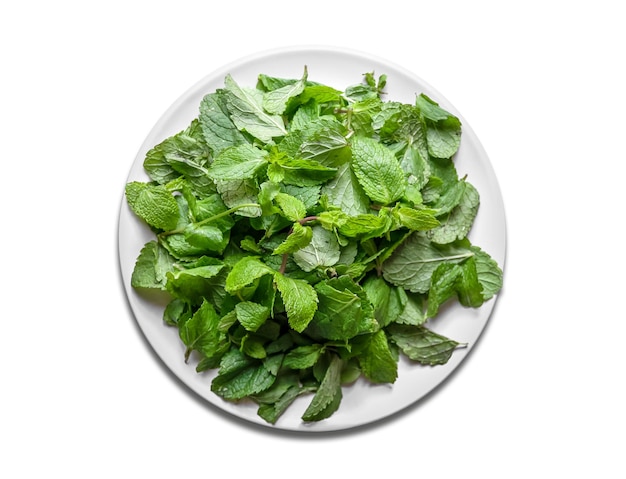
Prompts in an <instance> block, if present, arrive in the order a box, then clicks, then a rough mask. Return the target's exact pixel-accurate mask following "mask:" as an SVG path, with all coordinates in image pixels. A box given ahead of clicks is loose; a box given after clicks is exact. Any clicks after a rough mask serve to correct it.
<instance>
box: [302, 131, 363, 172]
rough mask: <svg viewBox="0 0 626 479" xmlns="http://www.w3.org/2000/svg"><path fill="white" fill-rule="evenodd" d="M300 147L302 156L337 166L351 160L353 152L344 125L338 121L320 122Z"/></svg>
mask: <svg viewBox="0 0 626 479" xmlns="http://www.w3.org/2000/svg"><path fill="white" fill-rule="evenodd" d="M318 124H319V126H318V127H317V129H314V130H313V131H312V132H311V133H310V134H308V135H307V138H306V140H305V141H303V142H302V144H301V145H300V148H299V153H300V155H301V156H302V158H306V159H309V160H315V161H318V162H320V163H321V164H323V165H327V166H333V167H337V166H339V165H341V164H344V163H346V162H348V161H349V160H350V156H351V152H350V147H349V146H348V140H346V137H345V134H346V132H345V128H344V126H343V125H342V124H341V123H339V122H338V121H337V122H327V123H321V122H320V123H318Z"/></svg>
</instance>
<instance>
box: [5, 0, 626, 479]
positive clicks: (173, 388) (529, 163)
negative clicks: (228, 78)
mask: <svg viewBox="0 0 626 479" xmlns="http://www.w3.org/2000/svg"><path fill="white" fill-rule="evenodd" d="M618 6H619V3H618V2H609V1H602V0H597V1H594V2H556V1H549V0H543V1H540V2H538V1H531V0H527V1H525V2H485V1H473V2H459V1H446V2H435V1H430V2H393V1H387V2H366V1H361V2H338V1H332V2H330V1H326V0H317V1H315V2H308V3H304V2H293V1H290V2H287V1H266V2H256V3H254V4H253V5H249V6H248V5H246V4H245V2H244V3H242V2H219V3H218V2H208V1H204V2H190V1H182V0H181V1H176V2H173V1H172V2H159V1H153V2H145V3H143V2H130V1H126V2H120V1H108V2H70V1H62V0H61V1H57V2H36V1H35V2H20V3H19V6H18V3H17V2H14V5H12V6H8V2H5V3H3V5H2V7H0V52H1V53H2V54H1V56H0V65H1V67H0V69H1V71H2V73H0V138H1V139H2V146H1V147H0V155H1V159H0V161H1V164H2V169H1V170H0V171H1V172H2V186H1V187H0V195H1V196H0V198H1V200H2V215H1V218H2V221H1V224H2V234H1V235H0V246H1V251H2V263H1V274H2V277H3V279H4V281H3V286H2V296H1V297H2V306H1V308H2V309H1V313H0V314H1V317H2V331H1V333H0V384H1V385H0V476H1V477H7V478H22V477H24V478H31V477H65V478H78V477H80V478H84V477H89V478H97V477H107V478H108V477H159V478H160V477H187V478H189V477H194V476H198V477H206V476H210V475H215V474H217V473H218V472H217V471H220V474H228V475H232V476H234V477H246V476H248V477H257V478H260V477H276V476H279V475H280V476H286V475H293V476H299V477H319V476H320V475H332V476H333V477H341V476H342V475H343V476H345V475H347V474H363V473H364V472H366V473H368V477H370V476H371V477H374V476H380V475H382V474H385V477H393V476H392V475H402V476H405V477H406V476H409V477H445V478H447V477H475V476H476V477H477V476H480V477H484V478H501V477H506V478H512V477H513V478H516V477H524V478H526V477H573V476H577V477H602V478H611V477H624V474H625V472H626V466H625V465H624V461H623V459H621V458H620V455H621V454H622V453H623V450H624V445H625V441H624V430H625V428H626V414H625V413H624V404H626V395H625V393H624V392H623V389H622V386H623V383H624V366H625V365H626V361H625V359H624V358H625V355H624V343H625V336H626V326H625V322H626V314H625V313H624V307H623V305H624V303H623V301H624V285H625V281H624V269H625V266H626V264H625V261H624V256H625V253H624V248H623V241H624V236H623V233H622V232H623V228H622V222H623V217H624V214H623V212H622V208H623V206H624V204H625V202H624V196H623V191H624V186H623V184H624V173H625V168H624V162H625V161H626V158H625V156H626V155H625V152H624V127H625V126H626V123H625V121H624V113H625V112H626V94H625V93H624V88H626V75H625V73H624V68H623V67H624V46H625V45H626V34H625V33H624V30H623V18H624V17H623V14H622V13H621V9H620V8H618ZM311 44H313V45H327V46H337V47H347V48H352V49H357V50H359V51H362V52H368V53H371V54H373V55H376V56H379V57H383V58H386V59H388V60H390V61H392V62H395V63H397V64H399V65H401V66H403V67H405V68H407V69H409V70H411V71H413V72H414V73H415V74H416V75H418V76H420V77H421V78H423V79H424V80H426V81H427V82H428V83H430V84H431V85H433V86H434V87H435V88H436V89H438V90H439V91H440V92H442V93H443V95H445V97H446V98H447V99H448V100H449V101H450V102H451V103H452V104H453V105H454V106H455V107H456V108H457V109H458V110H459V111H460V112H461V113H462V114H463V116H464V118H465V119H466V121H468V122H469V124H470V125H471V126H472V128H473V129H474V131H475V133H476V134H477V135H478V137H479V138H480V140H481V142H482V144H483V146H484V147H485V149H486V150H487V153H488V154H489V157H490V159H491V162H492V164H493V167H494V169H495V172H496V174H497V176H498V179H499V182H500V187H501V189H502V192H503V196H504V202H505V208H506V215H507V234H508V244H507V248H508V249H507V262H506V268H505V286H504V289H503V292H502V294H501V295H500V298H499V299H498V303H497V305H496V308H495V310H494V313H493V315H492V318H491V321H490V323H489V325H488V327H487V329H486V331H485V334H484V335H483V336H482V338H481V340H480V342H479V344H478V345H477V347H476V348H475V349H474V350H473V352H472V354H471V355H470V357H469V358H468V359H467V360H466V361H465V362H464V364H463V365H462V367H460V368H459V370H457V373H455V374H454V375H453V376H452V378H451V379H450V380H449V381H447V382H446V383H444V385H443V386H442V387H440V388H438V389H437V390H436V392H435V393H433V394H431V395H430V396H428V397H427V398H426V399H425V400H423V401H421V402H419V403H418V404H417V405H416V406H414V407H412V408H410V409H409V410H407V411H405V412H403V413H401V414H399V415H396V416H394V417H393V418H392V419H390V420H386V421H384V422H380V423H376V424H374V425H372V426H368V427H364V428H360V429H356V430H352V431H349V432H344V433H333V434H316V435H313V436H311V435H308V436H306V435H301V434H286V433H276V432H271V431H269V430H268V429H267V428H265V427H257V426H251V425H249V424H247V423H243V422H241V421H239V420H235V419H232V418H231V417H229V416H226V415H225V414H223V413H221V412H220V411H218V410H216V409H215V408H214V407H212V406H209V405H207V404H206V403H205V402H203V401H201V400H199V399H197V398H196V397H195V396H194V395H193V394H192V393H190V392H189V391H188V390H186V389H185V388H184V387H182V386H181V385H180V383H179V382H178V381H177V380H176V379H175V378H174V377H172V376H171V375H170V374H169V373H168V372H167V371H166V370H165V368H164V367H163V366H162V365H161V364H160V362H159V361H158V360H157V358H156V357H155V355H154V354H153V353H152V351H151V349H150V348H149V346H148V345H147V343H146V342H145V340H144V339H143V336H142V335H141V333H140V331H139V329H138V327H137V326H136V323H135V320H134V318H133V316H132V313H131V311H130V309H129V307H128V306H127V302H126V298H125V295H124V291H123V288H122V284H121V280H120V275H119V262H118V256H117V244H116V241H117V220H118V214H119V209H120V205H121V201H122V195H123V188H124V184H125V181H126V177H127V175H128V171H129V168H130V165H131V164H132V162H133V160H134V157H135V155H136V153H137V150H138V149H139V147H140V145H141V143H142V142H143V140H144V138H145V137H146V135H147V134H148V132H149V131H150V129H151V128H152V126H153V125H154V123H155V122H156V121H157V120H158V119H159V118H160V116H161V115H162V114H163V113H164V111H165V110H166V109H167V108H168V107H169V106H170V104H172V103H173V102H174V101H175V100H176V99H177V98H178V97H179V96H180V95H181V94H182V93H184V92H185V91H186V90H187V89H188V88H189V87H191V86H192V85H193V84H194V83H196V82H197V81H198V80H199V79H201V78H202V77H204V76H205V75H207V74H209V73H211V72H212V71H214V70H216V69H218V68H220V67H222V66H223V65H224V64H226V63H229V62H232V61H234V60H237V59H239V58H241V57H243V56H247V55H250V54H253V53H256V52H260V51H265V50H268V49H274V48H278V47H283V46H294V45H311ZM244 474H245V475H246V476H244Z"/></svg>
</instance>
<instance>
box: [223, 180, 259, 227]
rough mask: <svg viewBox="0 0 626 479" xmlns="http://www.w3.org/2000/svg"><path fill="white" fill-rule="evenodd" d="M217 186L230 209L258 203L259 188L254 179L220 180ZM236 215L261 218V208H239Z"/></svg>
mask: <svg viewBox="0 0 626 479" xmlns="http://www.w3.org/2000/svg"><path fill="white" fill-rule="evenodd" d="M216 186H217V191H218V193H219V194H220V196H221V198H222V201H223V202H224V204H225V205H226V206H228V207H229V208H234V207H236V206H240V205H250V204H255V203H257V195H258V194H259V187H258V185H257V183H256V180H254V179H252V178H249V179H246V180H229V181H222V180H218V181H216ZM235 214H236V215H239V216H247V217H251V218H253V217H257V216H261V208H260V207H258V206H249V207H245V208H239V209H237V210H236V211H235Z"/></svg>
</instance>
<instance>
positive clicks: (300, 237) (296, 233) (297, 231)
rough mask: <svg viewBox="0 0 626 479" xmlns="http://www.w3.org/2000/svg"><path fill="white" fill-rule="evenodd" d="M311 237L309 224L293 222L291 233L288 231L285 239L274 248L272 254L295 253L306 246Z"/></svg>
mask: <svg viewBox="0 0 626 479" xmlns="http://www.w3.org/2000/svg"><path fill="white" fill-rule="evenodd" d="M312 238H313V230H312V229H311V228H310V227H309V226H302V225H301V224H300V223H298V222H296V223H294V224H293V227H292V231H291V233H289V235H288V236H287V238H286V239H285V241H283V242H282V243H281V244H279V245H278V246H277V247H276V248H274V251H273V252H272V254H286V253H295V252H296V251H298V250H300V249H302V248H304V247H305V246H307V245H308V244H309V243H310V242H311V239H312Z"/></svg>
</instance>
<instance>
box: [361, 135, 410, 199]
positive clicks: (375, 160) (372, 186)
mask: <svg viewBox="0 0 626 479" xmlns="http://www.w3.org/2000/svg"><path fill="white" fill-rule="evenodd" d="M352 171H354V174H355V176H356V177H357V179H358V181H359V184H360V185H361V186H362V187H363V190H364V191H365V193H366V194H367V196H368V197H369V198H370V199H371V200H372V201H374V202H376V203H380V204H383V205H387V204H389V203H393V202H394V201H397V200H398V199H400V198H401V197H402V195H403V194H404V189H405V187H406V178H405V175H404V172H403V171H402V168H400V165H399V164H398V161H397V160H396V157H395V156H394V154H393V153H392V152H391V150H389V149H388V148H386V147H385V146H384V145H382V144H380V143H378V142H377V141H376V140H373V139H371V138H360V137H356V138H354V139H353V140H352Z"/></svg>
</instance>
